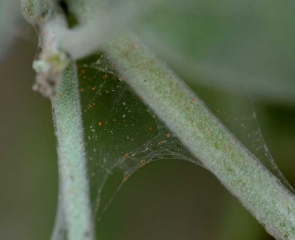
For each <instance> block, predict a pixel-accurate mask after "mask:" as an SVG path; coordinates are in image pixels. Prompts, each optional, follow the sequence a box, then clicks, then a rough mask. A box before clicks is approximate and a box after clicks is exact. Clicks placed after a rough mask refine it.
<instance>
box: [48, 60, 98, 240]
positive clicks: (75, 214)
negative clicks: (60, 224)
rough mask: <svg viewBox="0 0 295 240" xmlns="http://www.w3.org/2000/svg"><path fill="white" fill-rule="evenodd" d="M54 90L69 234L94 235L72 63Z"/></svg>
mask: <svg viewBox="0 0 295 240" xmlns="http://www.w3.org/2000/svg"><path fill="white" fill-rule="evenodd" d="M57 92H58V93H57V96H56V97H55V99H54V100H53V101H52V102H53V109H54V122H55V128H56V133H55V134H56V137H57V139H58V157H59V173H60V181H61V183H62V193H63V195H62V197H63V205H64V211H65V218H66V223H67V227H68V238H69V239H71V240H72V239H73V240H75V239H76V240H82V239H95V237H94V233H93V223H92V218H91V215H92V213H91V210H90V201H89V192H88V188H89V186H88V181H87V172H86V166H85V164H86V158H85V147H84V142H83V129H82V120H81V110H80V99H79V93H78V80H77V75H76V70H75V66H74V65H73V64H71V65H70V66H69V67H68V68H67V69H66V70H65V72H64V75H63V80H62V81H61V82H60V85H59V86H58V90H57Z"/></svg>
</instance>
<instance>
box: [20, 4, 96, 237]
mask: <svg viewBox="0 0 295 240" xmlns="http://www.w3.org/2000/svg"><path fill="white" fill-rule="evenodd" d="M22 3H23V6H26V8H24V9H23V10H25V11H23V14H24V15H25V16H26V18H27V19H28V18H31V15H30V14H31V13H36V12H38V13H40V12H48V14H47V15H46V16H39V15H38V16H35V15H34V23H33V24H34V25H35V24H38V25H39V28H40V38H41V41H40V45H41V48H42V53H41V54H40V57H41V60H39V61H38V62H37V63H38V64H35V67H36V65H38V67H37V69H38V75H37V79H38V80H39V82H40V84H42V82H45V83H46V82H49V83H50V84H47V85H44V86H43V91H44V92H46V91H47V90H48V89H46V88H48V87H52V86H51V85H53V82H55V83H56V84H57V86H56V92H57V93H56V96H52V97H51V102H52V107H53V120H54V125H55V135H56V137H57V143H58V144H57V151H58V165H59V176H60V198H61V202H59V207H58V211H59V212H58V213H57V217H56V221H57V223H56V224H55V231H54V233H53V236H52V237H53V238H55V239H54V240H57V239H61V238H62V237H63V236H64V234H60V233H59V229H60V228H61V226H60V225H59V223H58V222H60V221H61V223H63V221H64V222H65V225H66V229H67V234H66V235H67V239H69V240H94V239H95V231H94V226H93V219H92V211H91V209H92V208H91V203H90V198H89V197H90V196H89V183H88V178H87V170H86V153H85V146H84V135H83V125H82V116H81V105H80V96H79V89H78V76H77V70H76V66H75V64H74V63H73V62H71V63H70V64H69V65H68V63H69V62H68V59H66V58H61V56H62V53H60V52H59V51H58V50H57V44H56V40H57V38H59V37H60V35H61V34H63V33H64V32H66V31H67V24H66V20H65V17H64V16H63V15H62V14H61V11H60V10H59V9H56V6H55V2H54V1H52V2H49V4H48V5H46V7H49V8H50V9H42V10H40V9H39V8H40V6H41V5H42V4H43V1H39V2H38V1H37V0H34V1H31V0H28V1H23V2H22ZM44 7H45V5H44ZM36 9H37V10H36ZM44 10H46V11H44ZM28 14H29V16H27V15H28ZM30 22H31V21H30ZM48 56H51V57H48ZM52 56H53V57H52ZM65 66H67V68H66V69H65V70H64V71H62V70H63V69H64V68H65ZM53 78H55V79H53ZM54 90H55V89H54ZM63 218H64V220H63Z"/></svg>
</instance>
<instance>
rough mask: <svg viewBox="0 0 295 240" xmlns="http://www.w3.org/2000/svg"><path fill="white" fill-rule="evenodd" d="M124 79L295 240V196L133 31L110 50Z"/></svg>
mask: <svg viewBox="0 0 295 240" xmlns="http://www.w3.org/2000/svg"><path fill="white" fill-rule="evenodd" d="M107 52H108V53H109V54H110V55H111V56H112V58H113V60H114V61H115V63H116V65H117V66H118V68H119V70H120V72H121V73H122V74H123V76H124V79H125V81H126V82H127V83H128V84H129V85H130V86H131V87H132V88H133V89H134V90H135V91H136V92H137V94H138V95H139V96H141V97H142V98H143V99H144V101H145V102H146V103H147V104H148V105H149V106H150V107H151V108H152V109H153V110H154V111H155V113H156V114H157V115H158V116H159V117H160V118H161V119H162V120H163V121H164V122H165V123H166V124H167V125H168V127H169V128H170V129H171V130H172V131H173V132H175V133H176V134H177V136H178V137H179V139H180V140H181V141H182V142H183V143H184V144H185V146H186V147H187V148H188V149H189V150H190V151H191V152H192V153H193V154H194V155H195V156H196V157H197V158H198V159H199V160H200V161H201V162H202V163H203V164H204V165H205V167H206V168H207V169H208V170H210V171H211V172H212V173H213V174H214V175H215V176H216V177H217V178H218V179H219V180H220V181H221V182H222V183H223V184H224V185H225V186H226V188H227V189H228V190H229V191H230V192H231V193H232V194H233V195H235V196H236V197H237V198H238V199H239V200H240V201H241V202H242V203H243V205H244V206H245V207H246V208H247V209H248V210H249V211H250V212H251V213H252V214H253V215H254V216H255V217H256V218H257V220H258V221H259V222H260V223H261V224H262V225H264V226H265V228H266V230H267V231H268V232H269V233H270V234H272V235H273V236H274V237H275V238H277V239H290V240H291V239H295V198H294V195H292V194H291V193H290V192H289V190H287V189H286V188H285V187H284V186H283V185H282V184H281V182H279V181H278V179H277V178H276V177H275V176H273V175H272V174H271V173H270V172H269V171H268V170H267V169H266V168H265V167H264V166H263V165H262V164H261V163H260V162H259V160H257V159H256V158H255V156H254V155H253V154H251V153H250V152H249V151H248V150H247V149H246V148H245V147H244V146H243V145H242V144H241V143H240V142H238V140H237V139H236V138H235V137H234V136H233V135H232V134H230V133H229V132H228V130H227V129H226V128H225V127H224V126H223V125H222V123H221V122H220V121H219V120H218V119H217V118H216V117H215V116H214V115H213V114H212V113H211V112H210V111H209V110H208V109H207V107H206V106H205V105H204V104H203V102H202V101H201V100H200V99H199V98H198V97H197V96H196V95H195V93H194V92H192V91H191V90H190V89H189V88H188V87H187V86H186V85H185V83H184V82H183V81H181V80H180V79H179V77H178V76H177V75H176V74H175V73H173V72H172V71H171V70H170V69H169V68H168V67H167V66H166V65H165V64H164V63H162V62H160V61H158V60H157V59H156V57H155V56H154V55H153V54H152V53H151V52H150V51H149V50H148V49H147V48H145V47H144V46H143V45H142V44H141V43H140V41H139V40H137V39H136V38H135V37H133V36H131V35H130V34H122V35H120V36H119V37H117V38H115V39H113V41H112V42H111V43H110V44H109V46H108V48H107Z"/></svg>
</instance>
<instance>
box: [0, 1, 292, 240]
mask: <svg viewBox="0 0 295 240" xmlns="http://www.w3.org/2000/svg"><path fill="white" fill-rule="evenodd" d="M169 1H170V2H169ZM18 4H19V2H18V1H8V0H7V1H5V0H4V1H1V3H0V20H1V21H0V31H1V32H0V72H1V76H0V78H1V90H2V91H1V101H0V104H1V109H2V111H1V113H0V119H1V125H0V126H1V127H0V129H1V138H0V142H1V144H0V159H1V162H0V163H1V165H0V188H1V194H0V238H1V239H9V240H10V239H12V240H18V239H22V240H27V239H28V240H29V239H30V240H39V239H49V238H50V235H51V231H52V227H53V223H54V217H55V210H56V204H57V195H58V193H57V187H58V173H57V156H56V141H55V137H54V129H53V123H52V115H51V104H50V102H49V100H48V99H44V98H43V97H41V96H40V95H39V94H37V93H35V92H33V91H32V90H31V86H32V84H33V82H34V75H35V74H34V72H33V70H32V61H33V60H34V59H35V56H36V52H37V45H38V44H37V34H36V32H35V30H34V29H33V28H32V27H31V26H29V25H28V24H27V23H25V22H24V20H22V18H21V15H20V10H19V6H18ZM293 9H294V3H292V2H291V1H284V3H277V1H259V2H255V1H247V3H245V2H244V1H231V0H226V1H225V0H223V1H213V0H211V1H201V0H200V1H197V0H194V1H193V0H185V1H172V0H166V1H161V4H159V5H157V7H155V8H154V9H153V10H152V11H150V12H149V13H148V14H145V15H144V16H143V17H142V19H140V21H138V24H136V25H135V24H134V26H132V27H133V29H134V31H135V32H136V33H137V34H138V35H139V36H140V37H141V38H142V39H143V41H145V43H146V44H147V45H148V46H149V47H150V48H151V49H153V50H154V51H155V52H157V53H158V55H159V57H161V58H162V59H164V60H165V61H166V62H167V63H168V64H169V65H170V66H172V68H173V69H174V70H175V71H176V72H177V73H178V74H179V75H180V76H181V77H182V78H183V79H184V80H185V81H186V82H187V83H188V85H190V86H191V87H192V88H193V89H194V90H195V91H196V93H198V95H199V96H200V97H201V98H202V99H203V100H204V101H205V102H206V103H207V104H208V106H209V107H210V108H211V109H217V108H218V109H220V110H221V113H224V115H226V116H228V115H229V117H228V118H224V119H223V120H224V121H225V124H226V125H227V126H228V127H229V128H231V129H232V131H233V132H236V134H237V135H239V137H240V139H241V140H242V142H243V139H247V140H245V142H244V144H245V145H249V146H250V145H252V144H253V143H255V142H256V141H257V139H259V141H260V140H261V138H260V137H257V136H256V137H254V136H253V135H251V137H254V139H252V140H251V139H250V140H249V139H248V138H246V137H245V136H246V135H247V134H248V133H249V132H248V131H241V123H240V122H238V121H237V118H239V117H240V116H242V117H246V120H245V121H243V122H242V123H243V124H247V121H248V120H249V119H251V117H250V116H251V112H252V110H253V109H252V104H253V106H254V108H255V113H256V116H257V120H258V123H259V128H257V127H255V126H254V127H253V126H250V125H251V124H252V121H251V123H250V125H247V128H246V130H247V129H248V130H249V131H250V130H251V129H255V130H256V131H257V130H258V129H260V130H261V132H262V135H263V137H264V140H265V143H266V145H267V146H268V148H269V151H270V153H271V154H272V156H273V158H274V159H275V161H276V163H277V165H278V167H279V168H280V169H281V171H282V172H283V174H284V176H285V177H286V179H287V180H288V181H289V182H290V184H291V185H292V186H295V172H294V169H295V161H294V155H295V147H294V146H295V126H294V122H295V84H294V77H295V72H294V67H293V66H294V63H295V60H294V50H295V47H294V43H295V41H294V40H295V39H294V38H295V35H294V33H293V31H294V30H293V26H294V21H295V16H294V14H292V12H293ZM139 26H140V27H139ZM249 96H250V98H251V99H252V100H249ZM249 107H250V111H249ZM229 113H230V114H229ZM243 134H244V135H245V136H244V135H243ZM108 181H111V179H110V180H108ZM98 238H99V239H103V240H113V239H114V240H115V239H120V240H121V239H122V240H124V239H129V240H130V239H134V240H137V239H140V240H145V239H155V240H160V239H169V240H174V239H175V240H177V239H188V240H190V239H210V240H211V239H212V240H220V239H221V240H234V239H241V240H270V239H272V238H271V237H270V236H269V235H268V234H267V233H266V232H265V230H264V229H263V228H262V227H261V226H260V225H259V224H258V223H257V221H256V220H255V219H254V218H253V217H252V216H251V215H250V214H249V213H248V212H247V211H246V210H245V209H244V208H243V207H242V206H241V204H240V203H239V202H238V201H237V200H236V199H235V198H234V197H232V196H231V195H230V194H229V192H228V191H227V190H226V189H225V188H224V187H223V186H222V185H221V184H220V183H219V182H218V181H217V179H216V178H215V177H214V176H213V175H212V174H211V173H210V172H208V171H207V170H205V169H203V168H202V167H200V166H198V165H196V164H192V163H189V162H184V161H177V160H162V161H156V162H152V163H149V164H146V165H145V166H144V167H143V168H140V169H139V170H138V171H136V172H135V173H134V174H133V175H132V176H131V177H130V178H129V179H128V181H127V182H126V183H125V184H124V185H123V186H122V187H121V188H120V190H119V191H118V192H117V194H116V196H115V197H114V199H113V201H112V202H111V204H110V206H109V207H108V208H107V210H106V211H105V212H104V214H103V215H102V216H101V219H100V221H99V223H98Z"/></svg>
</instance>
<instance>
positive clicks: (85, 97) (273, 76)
mask: <svg viewBox="0 0 295 240" xmlns="http://www.w3.org/2000/svg"><path fill="white" fill-rule="evenodd" d="M292 5H293V3H291V2H284V4H281V3H280V5H279V6H280V8H279V9H278V3H276V2H275V1H271V2H267V1H260V2H259V3H257V2H256V1H247V3H246V2H243V1H231V0H227V1H226V0H224V1H215V0H211V1H202V0H194V1H189V0H185V1H177V0H161V1H155V0H151V1H135V0H124V1H114V0H113V1H103V0H88V1H82V0H64V1H55V0H21V7H22V13H23V16H24V18H25V19H26V20H27V21H28V22H29V23H30V24H32V25H33V26H34V27H35V28H36V30H37V32H38V38H39V48H40V53H39V54H38V57H37V59H36V60H35V61H34V63H33V68H34V70H35V71H36V79H35V83H34V85H33V89H34V90H35V91H38V92H40V93H41V94H42V95H43V96H44V97H47V98H49V100H50V101H51V103H52V108H53V121H54V126H55V135H56V138H57V152H58V166H59V176H60V186H59V203H58V209H57V214H56V222H55V226H54V230H53V233H52V240H61V239H68V240H82V239H89V240H94V239H97V238H96V230H95V226H96V224H97V223H96V222H97V221H96V219H97V218H98V216H99V214H100V212H101V211H103V209H104V207H107V204H108V203H104V204H105V206H102V205H103V203H102V202H101V192H102V189H103V187H104V184H105V182H106V179H107V178H108V176H109V175H112V174H116V171H118V172H119V174H118V176H119V186H120V185H121V184H123V183H124V182H125V181H126V180H127V179H128V178H129V177H130V175H131V174H132V173H133V172H135V171H136V170H137V169H138V168H140V167H141V166H143V165H144V164H146V163H148V162H151V161H153V160H158V159H163V158H165V157H166V158H167V157H168V158H169V157H172V158H176V159H181V160H188V161H190V162H193V163H197V164H199V165H201V166H203V167H204V168H205V169H207V170H208V171H210V172H211V173H212V174H214V176H215V177H216V178H217V179H218V180H219V181H220V182H221V183H222V184H223V185H224V186H225V187H226V189H227V190H228V191H230V193H231V194H233V195H234V196H235V197H236V198H237V199H238V200H239V201H240V202H241V203H242V205H243V206H244V207H245V208H246V209H247V210H248V211H249V212H250V213H251V214H252V215H253V216H254V217H255V218H256V219H257V221H258V222H259V223H260V224H261V225H263V226H264V228H265V230H266V231H267V232H268V233H269V234H270V235H272V236H273V237H274V238H276V239H284V240H285V239H286V240H287V239H290V240H291V239H295V197H294V191H293V189H292V187H291V186H290V185H289V184H288V182H287V181H286V180H285V179H284V177H283V175H282V174H281V172H280V170H279V169H277V167H276V165H275V163H274V162H273V160H272V159H271V157H269V156H267V158H268V160H269V161H270V163H271V164H270V165H271V167H270V168H269V167H268V166H266V165H265V164H264V163H263V161H261V159H259V156H257V155H256V154H255V152H252V151H251V150H250V149H249V148H247V147H246V146H245V145H244V144H243V143H242V142H241V141H240V140H239V139H238V137H236V136H235V135H234V134H233V133H231V132H230V131H229V130H228V128H227V127H226V126H225V125H224V124H223V122H222V121H221V120H220V119H219V118H218V117H217V116H216V114H214V113H213V112H212V110H210V109H209V108H208V107H207V105H206V104H205V103H204V102H203V101H202V100H201V98H200V97H199V96H198V95H197V94H196V92H195V91H193V90H192V89H191V86H192V85H194V84H195V82H198V83H199V84H200V85H204V86H205V85H206V86H209V85H210V86H214V87H216V88H218V89H222V90H223V91H229V92H231V93H234V94H247V91H244V92H242V93H240V92H239V91H240V90H238V89H240V88H238V86H240V85H241V84H245V86H247V84H249V85H250V86H252V87H253V89H256V90H254V91H253V92H252V95H253V97H254V98H257V99H271V100H272V101H276V102H284V103H285V102H288V103H289V104H293V103H294V102H295V97H294V96H295V94H294V90H295V88H294V83H293V82H294V81H293V80H292V77H290V76H292V71H294V69H293V67H292V64H293V63H294V56H293V54H292V53H293V51H294V48H292V47H293V46H292V44H291V43H293V42H294V41H293V40H294V39H293V38H294V36H293V35H292V34H289V30H291V29H292V26H293V23H294V21H295V18H294V17H293V14H292V11H291V10H290V6H292ZM266 9H267V10H266ZM170 24H171V26H169V25H170ZM172 26H173V27H172ZM186 28H190V31H188V32H189V33H188V32H186V31H185V29H186ZM174 29H178V31H174ZM230 29H231V31H229V30H230ZM232 29H234V30H233V31H232ZM166 30H167V31H166ZM288 34H289V35H288ZM217 36H218V37H217ZM257 39H259V41H257ZM286 39H287V40H286ZM277 46H279V47H277ZM282 46H284V47H282ZM271 50H272V51H271ZM241 56H242V57H241ZM280 56H284V57H283V60H282V59H280V61H283V63H280V64H279V63H278V58H279V57H280ZM241 58H243V59H242V60H241ZM166 62H167V63H166ZM177 66H178V67H177ZM176 72H177V73H176ZM180 75H181V76H183V77H184V78H185V80H186V82H185V81H184V80H182V79H181V78H180V77H179V76H180ZM196 78H199V79H196ZM278 78H279V79H280V81H277V79H278ZM236 79H238V80H236ZM282 79H283V80H282ZM265 83H266V84H265ZM257 89H259V90H257ZM125 95H128V96H127V97H126V96H125ZM110 98H113V99H115V100H114V101H113V102H111V101H110ZM118 106H121V107H118ZM122 109H123V110H122ZM217 112H218V111H217ZM85 115H87V119H86V118H85V117H83V116H85ZM253 117H254V119H256V118H255V112H254V111H253ZM114 132H116V134H117V135H116V137H115V136H114ZM120 134H121V136H120ZM122 139H124V140H122ZM264 147H265V145H264ZM257 149H258V147H257V146H256V150H257ZM263 150H264V151H266V150H265V148H264V149H263ZM266 152H267V151H266ZM90 168H91V169H95V170H91V172H90V170H89V169H90ZM98 224H99V223H98Z"/></svg>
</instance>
